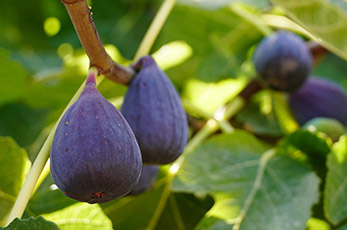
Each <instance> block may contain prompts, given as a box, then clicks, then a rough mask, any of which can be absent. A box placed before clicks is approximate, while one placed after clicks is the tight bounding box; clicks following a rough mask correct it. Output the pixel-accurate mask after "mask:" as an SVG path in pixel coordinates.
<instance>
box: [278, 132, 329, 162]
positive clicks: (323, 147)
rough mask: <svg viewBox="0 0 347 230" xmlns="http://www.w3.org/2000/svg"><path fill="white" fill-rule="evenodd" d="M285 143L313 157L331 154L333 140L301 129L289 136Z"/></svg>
mask: <svg viewBox="0 0 347 230" xmlns="http://www.w3.org/2000/svg"><path fill="white" fill-rule="evenodd" d="M284 142H286V144H290V145H292V146H294V147H295V148H297V149H298V150H301V151H302V152H305V153H307V154H311V155H313V156H314V155H317V154H319V155H321V156H326V155H327V154H328V153H329V152H330V147H331V140H329V139H327V137H326V136H325V135H322V134H321V133H315V132H311V131H309V130H306V129H300V130H298V131H296V132H294V133H292V134H290V135H288V136H287V137H286V139H285V140H284Z"/></svg>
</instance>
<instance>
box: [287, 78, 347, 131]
mask: <svg viewBox="0 0 347 230" xmlns="http://www.w3.org/2000/svg"><path fill="white" fill-rule="evenodd" d="M289 106H290V109H291V111H292V113H293V115H294V117H295V118H296V120H297V121H298V123H299V124H300V125H303V124H305V123H306V122H307V121H309V120H311V119H313V118H316V117H327V118H333V119H336V120H338V121H340V122H341V123H342V124H344V125H345V124H346V123H347V95H346V93H345V92H344V91H343V89H342V88H341V87H340V86H339V85H337V84H335V83H333V82H331V81H329V80H324V79H320V78H315V77H310V78H309V79H308V80H307V82H306V84H305V85H304V86H303V87H301V88H300V89H299V90H297V91H295V92H293V93H291V94H290V95H289Z"/></svg>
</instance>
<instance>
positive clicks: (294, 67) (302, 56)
mask: <svg viewBox="0 0 347 230" xmlns="http://www.w3.org/2000/svg"><path fill="white" fill-rule="evenodd" d="M253 62H254V65H255V69H256V71H257V73H258V75H259V76H260V77H261V78H262V79H264V80H265V82H266V83H267V84H268V85H269V87H271V88H272V89H274V90H278V91H288V92H290V91H293V90H296V89H297V88H299V87H300V86H301V85H303V84H304V83H305V81H306V79H307V78H308V76H309V74H310V71H311V65H312V55H311V53H310V50H309V49H308V48H307V46H306V45H305V42H304V40H303V39H302V38H300V37H299V36H297V35H296V34H294V33H291V32H287V31H278V32H276V33H274V34H272V35H270V36H268V37H265V38H264V39H263V40H262V41H261V42H260V44H259V45H258V47H257V49H256V50H255V52H254V55H253Z"/></svg>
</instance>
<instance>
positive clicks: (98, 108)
mask: <svg viewBox="0 0 347 230" xmlns="http://www.w3.org/2000/svg"><path fill="white" fill-rule="evenodd" d="M50 157H51V173H52V176H53V180H54V182H55V183H56V185H57V186H58V188H59V189H60V190H61V191H62V192H63V193H64V194H65V195H66V196H68V197H70V198H73V199H75V200H78V201H84V202H88V203H103V202H107V201H110V200H113V199H116V198H118V197H121V196H123V195H126V194H127V193H129V191H131V190H132V189H133V188H134V187H135V186H136V184H137V182H138V179H139V177H140V173H141V168H142V159H141V153H140V148H139V146H138V144H137V142H136V139H135V136H134V134H133V132H132V130H131V128H130V126H129V125H128V123H127V122H126V120H125V118H124V117H123V116H122V114H121V113H120V112H119V111H118V110H117V108H116V107H115V106H113V105H112V104H111V103H110V102H108V101H107V100H106V99H105V98H104V97H103V96H102V95H101V94H100V93H99V91H98V90H97V89H96V84H95V75H94V76H91V75H90V76H88V79H87V82H86V87H85V89H84V90H83V92H82V94H81V96H80V97H79V98H78V100H77V101H76V102H75V103H74V104H73V105H72V106H71V107H70V108H69V109H68V110H67V111H66V113H65V115H64V116H63V118H62V119H61V121H60V122H59V125H58V127H57V130H56V132H55V136H54V139H53V144H52V148H51V153H50Z"/></svg>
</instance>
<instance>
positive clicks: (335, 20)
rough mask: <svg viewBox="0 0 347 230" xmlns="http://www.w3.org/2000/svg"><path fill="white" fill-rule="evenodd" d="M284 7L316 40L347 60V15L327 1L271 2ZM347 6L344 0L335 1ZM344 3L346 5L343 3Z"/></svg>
mask: <svg viewBox="0 0 347 230" xmlns="http://www.w3.org/2000/svg"><path fill="white" fill-rule="evenodd" d="M271 2H273V3H274V4H276V5H279V6H281V7H283V8H284V9H285V10H286V12H287V13H288V15H289V16H290V17H292V18H293V19H294V20H295V21H296V22H298V24H300V25H301V26H302V27H303V28H305V29H306V30H307V31H309V32H310V33H312V34H313V36H314V37H316V40H317V41H318V42H319V43H321V44H322V45H323V46H325V47H327V48H328V49H330V50H331V51H332V52H334V53H335V54H337V55H339V56H341V57H343V58H344V59H346V60H347V14H346V12H345V11H344V10H346V8H341V7H339V6H337V5H335V4H331V3H329V1H325V0H306V1H299V0H294V1H287V0H271ZM334 2H335V3H337V2H338V3H340V4H344V5H346V2H345V1H343V0H339V1H337V0H336V1H334ZM343 2H344V3H343Z"/></svg>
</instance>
